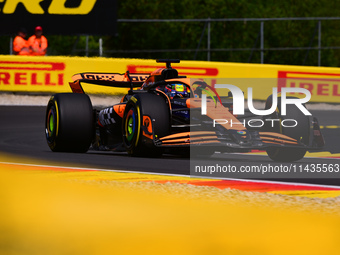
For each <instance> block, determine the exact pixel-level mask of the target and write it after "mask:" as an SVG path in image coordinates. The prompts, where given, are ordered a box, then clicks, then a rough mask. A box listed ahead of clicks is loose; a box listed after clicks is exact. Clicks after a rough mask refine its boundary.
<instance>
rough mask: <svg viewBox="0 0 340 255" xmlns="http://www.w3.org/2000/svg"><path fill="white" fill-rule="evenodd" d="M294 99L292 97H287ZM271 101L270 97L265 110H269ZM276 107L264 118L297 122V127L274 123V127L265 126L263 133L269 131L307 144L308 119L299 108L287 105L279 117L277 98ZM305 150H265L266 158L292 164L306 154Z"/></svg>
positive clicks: (279, 103) (285, 148)
mask: <svg viewBox="0 0 340 255" xmlns="http://www.w3.org/2000/svg"><path fill="white" fill-rule="evenodd" d="M289 98H294V97H289ZM271 103H272V99H271V96H270V97H269V98H268V99H267V102H266V109H269V107H270V106H271ZM277 103H278V107H277V111H276V112H274V113H273V114H272V115H270V116H267V117H266V118H273V119H280V122H281V121H284V120H288V119H294V120H296V121H297V125H296V126H295V127H283V126H281V124H278V123H277V122H275V124H274V127H271V126H270V127H268V126H266V128H265V129H266V130H265V131H271V132H276V133H281V134H284V135H287V136H289V137H291V138H294V139H296V140H298V141H301V142H302V143H304V144H306V145H307V144H308V141H309V132H310V123H309V117H308V116H305V115H304V114H303V113H302V112H301V111H300V109H299V108H297V107H296V106H295V105H291V104H288V105H287V109H286V113H287V114H286V115H285V116H283V115H281V98H278V102H277ZM306 151H307V150H306V149H304V148H291V147H290V148H287V147H282V148H280V147H270V148H268V149H266V152H267V154H268V156H269V157H270V158H271V159H272V160H274V161H278V162H293V161H297V160H300V159H302V158H303V157H304V156H305V154H306Z"/></svg>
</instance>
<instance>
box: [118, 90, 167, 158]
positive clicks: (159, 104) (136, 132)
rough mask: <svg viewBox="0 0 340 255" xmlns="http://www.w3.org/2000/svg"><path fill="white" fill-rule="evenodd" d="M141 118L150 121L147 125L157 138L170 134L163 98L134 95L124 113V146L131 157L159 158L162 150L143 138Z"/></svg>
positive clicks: (149, 95) (143, 94) (150, 95)
mask: <svg viewBox="0 0 340 255" xmlns="http://www.w3.org/2000/svg"><path fill="white" fill-rule="evenodd" d="M143 116H148V117H149V118H150V119H151V122H152V123H149V125H152V127H153V131H154V134H155V135H156V136H157V138H161V137H163V136H166V135H168V134H170V112H169V108H168V106H167V105H166V102H165V100H164V98H163V97H161V96H158V95H155V94H151V93H140V94H136V95H134V96H133V97H132V98H131V99H130V100H129V101H128V102H127V104H126V107H125V111H124V117H123V125H122V133H123V143H124V146H125V148H126V150H127V152H128V154H129V155H131V156H148V157H158V156H161V155H162V153H163V150H162V149H161V148H157V147H156V146H155V145H154V144H153V141H152V140H151V139H148V138H145V137H144V136H143V127H142V126H143V125H144V126H145V123H143ZM144 129H145V128H144Z"/></svg>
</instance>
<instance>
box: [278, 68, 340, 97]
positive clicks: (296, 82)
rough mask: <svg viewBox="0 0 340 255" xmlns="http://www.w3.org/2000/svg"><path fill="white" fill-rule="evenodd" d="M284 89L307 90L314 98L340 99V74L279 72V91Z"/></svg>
mask: <svg viewBox="0 0 340 255" xmlns="http://www.w3.org/2000/svg"><path fill="white" fill-rule="evenodd" d="M282 87H297V88H305V89H308V90H309V91H310V92H311V94H312V96H327V97H330V96H332V97H340V74H339V73H313V72H292V71H278V90H279V91H280V89H281V88H282Z"/></svg>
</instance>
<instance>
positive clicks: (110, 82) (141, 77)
mask: <svg viewBox="0 0 340 255" xmlns="http://www.w3.org/2000/svg"><path fill="white" fill-rule="evenodd" d="M149 76H150V73H129V71H127V72H126V73H124V74H120V73H78V74H75V75H73V76H72V80H73V82H70V83H69V84H70V87H71V89H72V91H73V93H84V90H83V88H82V86H81V83H89V84H95V85H101V86H108V87H115V88H130V89H133V88H138V87H140V86H142V84H143V83H144V81H145V80H146V79H147V78H148V77H149Z"/></svg>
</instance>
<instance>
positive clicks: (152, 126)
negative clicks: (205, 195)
mask: <svg viewBox="0 0 340 255" xmlns="http://www.w3.org/2000/svg"><path fill="white" fill-rule="evenodd" d="M157 62H163V63H166V67H165V68H160V69H157V70H155V71H154V72H152V73H151V74H150V73H129V72H128V71H127V72H126V73H125V74H118V73H79V74H75V75H74V76H73V77H72V80H73V82H70V87H71V89H72V91H73V93H59V94H55V95H53V96H52V97H51V99H50V100H49V102H48V105H47V111H46V122H45V123H46V125H45V128H46V129H45V130H46V139H47V143H48V145H49V147H50V148H51V150H52V151H56V152H57V151H65V152H86V151H87V150H88V149H89V148H92V149H97V150H112V151H127V152H128V153H129V154H130V155H133V156H159V155H161V154H163V153H175V154H189V155H190V151H191V152H195V153H197V154H206V155H211V154H213V153H214V152H215V151H221V152H248V151H251V150H253V149H260V150H266V151H267V153H268V155H269V157H270V158H271V159H273V160H275V161H295V160H299V159H301V158H303V157H304V155H305V153H306V151H307V150H320V148H322V146H323V145H324V140H323V137H322V134H321V131H320V128H319V125H318V122H317V120H316V118H313V117H311V116H305V115H303V114H302V113H301V112H300V111H299V109H297V108H293V106H294V105H291V107H290V108H287V111H288V112H287V114H286V115H285V116H283V115H281V111H280V107H278V108H277V109H276V111H275V112H274V113H272V114H271V116H269V117H271V118H273V119H279V120H284V119H292V118H294V119H296V120H297V121H296V123H297V125H295V127H294V128H292V127H284V126H281V125H277V124H276V123H275V124H273V123H271V125H268V124H266V125H263V126H261V128H251V127H248V126H247V125H246V124H245V122H244V121H242V118H246V117H245V116H235V115H234V114H233V108H232V107H233V105H232V103H230V102H224V101H223V100H224V98H221V97H220V96H219V95H218V93H217V91H216V90H215V88H214V87H212V86H210V85H208V84H207V83H206V82H204V81H203V80H199V79H189V78H187V77H185V76H179V75H178V72H177V70H176V69H174V68H172V67H171V63H179V62H180V61H179V60H168V59H166V60H157ZM82 83H90V84H94V85H101V86H108V87H112V88H117V87H120V88H129V91H128V93H127V94H126V95H124V96H123V98H122V99H121V102H120V103H118V104H115V105H113V106H109V107H107V108H104V109H93V107H92V104H91V100H90V98H89V96H88V95H86V94H85V92H84V90H83V87H82ZM203 99H204V100H203ZM203 103H204V106H205V109H206V114H202V104H203ZM267 104H270V97H269V100H268V102H267ZM262 118H263V117H262ZM266 118H268V116H266ZM221 120H224V121H221ZM225 120H228V121H225Z"/></svg>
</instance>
